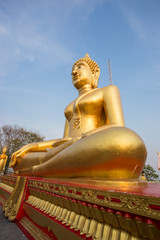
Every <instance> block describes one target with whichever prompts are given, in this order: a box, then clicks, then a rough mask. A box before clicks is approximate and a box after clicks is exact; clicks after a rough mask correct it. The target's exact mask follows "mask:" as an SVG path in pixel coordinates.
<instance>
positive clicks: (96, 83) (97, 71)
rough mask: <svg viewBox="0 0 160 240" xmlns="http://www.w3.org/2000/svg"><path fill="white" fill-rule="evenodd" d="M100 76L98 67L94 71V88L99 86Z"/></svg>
mask: <svg viewBox="0 0 160 240" xmlns="http://www.w3.org/2000/svg"><path fill="white" fill-rule="evenodd" d="M99 76H100V69H99V68H98V67H97V68H95V69H94V73H93V88H96V87H97V86H98V80H99Z"/></svg>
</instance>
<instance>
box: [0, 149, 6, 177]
mask: <svg viewBox="0 0 160 240" xmlns="http://www.w3.org/2000/svg"><path fill="white" fill-rule="evenodd" d="M6 152H7V145H6V146H5V147H4V148H3V149H2V154H1V155H0V173H2V172H4V171H5V167H6V163H7V159H8V156H7V155H6Z"/></svg>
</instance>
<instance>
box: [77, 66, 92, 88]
mask: <svg viewBox="0 0 160 240" xmlns="http://www.w3.org/2000/svg"><path fill="white" fill-rule="evenodd" d="M92 81H93V74H92V72H91V69H90V67H89V66H88V64H87V63H86V62H79V63H77V64H76V65H75V66H74V68H73V69H72V82H73V85H74V86H75V87H76V88H77V89H80V88H82V87H83V86H85V85H88V84H89V85H92Z"/></svg>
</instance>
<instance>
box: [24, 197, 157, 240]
mask: <svg viewBox="0 0 160 240" xmlns="http://www.w3.org/2000/svg"><path fill="white" fill-rule="evenodd" d="M46 198H47V196H46ZM48 200H49V199H47V200H44V199H41V198H38V197H36V196H33V195H30V196H29V198H28V199H27V201H26V204H24V209H25V211H26V213H27V214H28V215H29V217H31V218H32V220H33V221H36V222H38V223H40V226H43V227H46V226H48V228H49V229H52V228H53V221H55V222H58V223H59V224H60V225H61V226H63V227H67V228H69V229H70V230H71V231H72V230H73V231H74V232H75V233H76V232H79V233H80V236H82V235H84V234H85V236H86V237H91V238H92V239H93V240H98V239H101V240H106V239H110V240H146V239H149V240H158V239H156V236H159V235H160V231H159V230H158V229H157V228H156V227H155V226H154V225H152V224H145V223H144V222H143V221H140V220H139V219H132V218H129V217H126V218H124V217H123V216H122V215H119V214H117V215H116V214H115V215H114V214H113V213H112V212H106V211H103V210H102V209H101V210H98V209H93V208H90V209H88V212H87V209H85V210H84V209H83V210H82V209H81V210H82V212H83V214H82V213H81V211H78V208H77V209H76V211H74V210H73V209H68V208H67V207H69V204H68V205H67V204H66V202H64V203H63V207H62V206H61V205H59V204H57V203H58V202H59V203H60V204H62V201H63V200H62V199H59V201H57V203H56V202H55V199H52V202H49V201H48ZM61 200H62V201H61ZM79 207H80V206H79ZM89 212H90V213H91V214H89ZM47 216H48V217H47ZM92 216H94V218H93V217H92ZM39 218H41V219H40V220H39ZM64 239H65V238H64Z"/></svg>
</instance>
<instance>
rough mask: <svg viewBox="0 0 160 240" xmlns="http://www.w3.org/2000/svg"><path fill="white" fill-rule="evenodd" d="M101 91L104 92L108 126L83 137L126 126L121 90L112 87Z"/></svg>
mask: <svg viewBox="0 0 160 240" xmlns="http://www.w3.org/2000/svg"><path fill="white" fill-rule="evenodd" d="M101 90H102V91H103V104H104V111H105V115H106V119H107V121H106V125H104V126H102V127H99V128H96V129H94V130H92V131H89V132H87V133H85V134H83V137H85V136H88V135H90V134H93V133H96V132H98V131H101V130H104V129H107V128H110V127H115V126H125V122H124V116H123V110H122V104H121V98H120V93H119V89H118V88H117V87H116V86H113V85H110V86H107V87H104V88H102V89H101Z"/></svg>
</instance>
